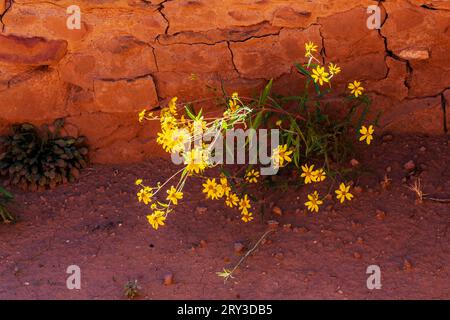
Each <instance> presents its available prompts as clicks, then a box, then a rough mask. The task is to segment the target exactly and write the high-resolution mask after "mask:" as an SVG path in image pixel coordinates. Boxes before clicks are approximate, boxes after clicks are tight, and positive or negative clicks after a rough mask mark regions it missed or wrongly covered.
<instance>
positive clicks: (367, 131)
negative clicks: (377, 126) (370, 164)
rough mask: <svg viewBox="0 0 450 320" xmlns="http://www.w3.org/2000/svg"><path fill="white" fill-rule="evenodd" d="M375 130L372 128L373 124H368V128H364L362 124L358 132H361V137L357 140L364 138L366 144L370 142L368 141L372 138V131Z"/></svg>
mask: <svg viewBox="0 0 450 320" xmlns="http://www.w3.org/2000/svg"><path fill="white" fill-rule="evenodd" d="M374 131H375V130H374V129H373V126H372V125H370V126H369V128H366V126H362V127H361V129H359V133H361V137H360V138H359V141H364V140H366V143H367V144H370V142H371V141H372V140H373V132H374Z"/></svg>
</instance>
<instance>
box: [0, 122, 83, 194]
mask: <svg viewBox="0 0 450 320" xmlns="http://www.w3.org/2000/svg"><path fill="white" fill-rule="evenodd" d="M63 126H64V121H63V120H62V119H58V120H56V121H55V122H54V123H53V125H52V126H51V127H49V126H47V125H43V126H42V127H41V128H37V127H35V126H34V125H32V124H28V123H25V124H17V125H13V126H12V128H11V134H10V135H8V136H4V137H1V138H0V174H1V175H3V176H5V177H6V179H7V182H8V183H9V184H11V185H17V186H19V187H21V188H22V189H24V190H30V191H36V190H38V189H39V190H43V189H45V188H53V187H55V186H56V185H58V184H60V183H66V182H72V181H75V180H76V179H77V178H78V177H79V175H80V170H81V169H83V168H85V167H86V166H87V164H88V147H87V144H86V138H85V137H82V136H80V137H72V136H65V135H62V129H63Z"/></svg>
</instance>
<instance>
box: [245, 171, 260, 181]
mask: <svg viewBox="0 0 450 320" xmlns="http://www.w3.org/2000/svg"><path fill="white" fill-rule="evenodd" d="M258 178H259V171H256V170H255V169H252V170H250V171H247V173H246V174H245V181H247V182H249V183H257V182H258Z"/></svg>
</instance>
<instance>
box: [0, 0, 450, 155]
mask: <svg viewBox="0 0 450 320" xmlns="http://www.w3.org/2000/svg"><path fill="white" fill-rule="evenodd" d="M374 4H378V5H379V6H380V7H381V9H382V10H381V11H382V20H383V21H382V26H381V29H379V30H369V29H368V28H367V27H366V20H367V18H368V13H367V7H368V6H369V5H374ZM70 5H73V1H71V0H50V1H40V0H14V1H11V0H0V22H1V24H0V26H1V33H0V99H1V100H2V102H3V103H2V108H1V109H0V132H1V131H4V130H6V128H7V126H8V125H9V124H11V123H14V122H23V121H31V122H34V123H36V124H40V123H43V122H49V121H52V120H53V119H55V118H58V117H64V118H66V119H67V121H68V122H69V123H71V124H72V125H73V127H74V130H77V131H78V132H80V133H81V134H86V135H88V137H89V138H90V141H91V143H92V147H93V150H94V153H93V155H94V159H93V160H94V161H95V162H102V163H104V162H128V161H139V160H142V159H144V158H145V157H147V156H149V155H155V152H157V151H156V150H158V148H156V147H155V146H154V145H153V143H152V141H153V140H154V135H155V132H156V131H157V128H154V127H152V126H151V125H150V124H146V125H145V126H140V127H138V128H134V127H137V126H138V124H137V122H136V121H135V120H136V112H138V111H140V110H142V109H143V108H145V107H147V108H151V107H155V106H157V105H158V104H159V103H160V102H161V101H164V100H165V99H168V98H170V97H172V96H178V97H179V99H180V100H181V101H189V100H193V99H199V98H205V97H210V96H214V95H216V94H217V92H220V90H221V85H222V84H223V86H224V88H225V89H226V90H228V91H234V90H236V91H239V92H240V93H242V95H244V94H245V95H252V94H254V93H257V92H258V91H259V90H260V89H261V87H263V86H264V84H265V83H266V82H267V81H268V80H269V79H271V78H273V79H274V80H275V81H274V88H275V90H277V91H279V92H280V93H284V94H293V93H295V90H296V88H298V87H299V85H301V83H302V81H303V80H302V78H301V77H299V76H298V75H297V74H296V73H295V71H294V70H293V69H292V65H293V63H295V62H302V61H303V59H304V57H303V55H304V48H303V43H304V42H305V41H314V42H315V43H317V44H318V45H319V47H320V53H321V56H322V59H324V61H325V62H328V61H333V62H336V63H338V64H339V65H340V66H341V67H342V69H343V71H344V72H342V73H341V74H340V75H339V77H337V78H336V81H335V83H334V89H335V90H336V92H337V93H338V94H342V93H343V92H344V91H345V87H346V83H347V82H348V81H352V80H355V79H358V80H361V81H363V83H364V84H365V87H366V89H367V92H368V94H369V95H370V96H371V98H372V99H373V102H374V107H373V108H374V109H375V111H382V113H383V116H382V118H381V123H380V124H381V126H382V127H383V129H385V130H391V131H402V132H421V133H426V134H443V133H444V132H445V131H446V129H447V128H448V127H449V126H448V121H449V120H448V112H446V110H445V109H446V106H448V105H449V103H448V100H449V93H448V92H449V89H450V59H449V55H448V52H450V4H449V2H448V1H427V0H421V1H419V0H391V1H383V2H378V1H373V0H358V1H344V0H319V1H314V2H304V1H297V0H284V1H253V0H252V1H250V0H248V1H242V0H195V1H185V0H165V1H163V0H147V1H144V0H89V1H88V0H80V1H77V5H78V6H79V7H80V9H81V29H80V30H69V29H68V28H67V27H66V20H67V17H68V14H67V13H66V9H67V7H69V6H70ZM194 75H195V76H194ZM446 114H447V118H446V116H445V115H446ZM94 119H95V120H94ZM92 122H94V123H96V124H97V126H96V130H92V128H89V125H88V124H90V123H92Z"/></svg>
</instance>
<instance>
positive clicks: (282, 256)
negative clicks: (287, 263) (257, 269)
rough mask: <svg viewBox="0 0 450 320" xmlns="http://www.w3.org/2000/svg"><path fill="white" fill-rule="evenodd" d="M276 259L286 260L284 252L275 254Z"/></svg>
mask: <svg viewBox="0 0 450 320" xmlns="http://www.w3.org/2000/svg"><path fill="white" fill-rule="evenodd" d="M275 259H277V260H283V259H284V254H283V253H282V252H277V253H276V254H275Z"/></svg>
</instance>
